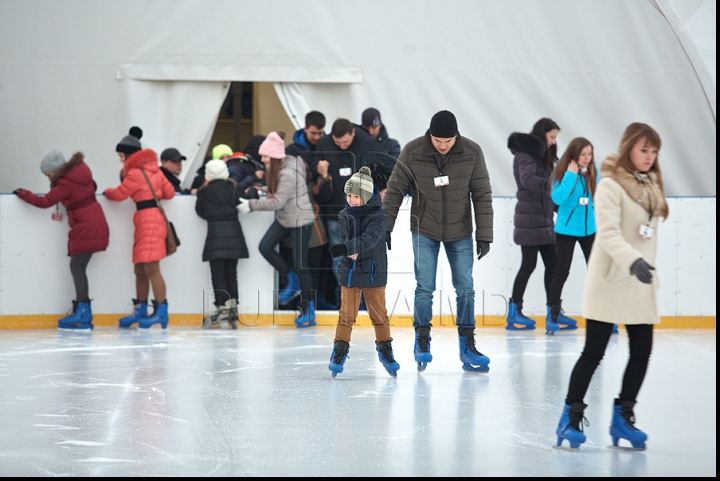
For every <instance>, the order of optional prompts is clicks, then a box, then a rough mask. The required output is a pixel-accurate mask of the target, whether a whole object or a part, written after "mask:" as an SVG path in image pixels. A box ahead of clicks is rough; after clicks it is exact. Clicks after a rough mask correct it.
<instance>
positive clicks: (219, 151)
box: [212, 144, 233, 160]
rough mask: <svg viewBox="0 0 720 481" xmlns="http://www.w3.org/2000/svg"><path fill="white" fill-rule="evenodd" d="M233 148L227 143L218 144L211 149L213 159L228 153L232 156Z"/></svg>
mask: <svg viewBox="0 0 720 481" xmlns="http://www.w3.org/2000/svg"><path fill="white" fill-rule="evenodd" d="M232 154H233V149H231V148H230V146H229V145H227V144H218V145H216V146H215V147H213V149H212V158H213V160H216V159H219V158H220V157H222V156H223V155H229V156H231V157H232Z"/></svg>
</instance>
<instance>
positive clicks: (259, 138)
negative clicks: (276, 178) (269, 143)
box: [243, 135, 265, 160]
mask: <svg viewBox="0 0 720 481" xmlns="http://www.w3.org/2000/svg"><path fill="white" fill-rule="evenodd" d="M264 140H265V136H264V135H253V136H252V137H250V140H248V143H247V145H246V146H245V150H243V152H244V153H245V155H249V156H250V157H252V158H253V159H255V160H260V154H259V153H258V150H259V149H260V144H262V143H263V141H264Z"/></svg>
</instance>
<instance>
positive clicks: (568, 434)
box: [555, 403, 588, 449]
mask: <svg viewBox="0 0 720 481" xmlns="http://www.w3.org/2000/svg"><path fill="white" fill-rule="evenodd" d="M586 407H587V405H586V404H584V403H573V404H571V405H567V404H566V405H565V407H564V408H563V413H562V416H560V422H559V423H558V427H557V429H556V430H555V434H556V435H557V446H556V447H558V448H559V447H562V442H563V440H564V439H567V441H568V443H570V449H578V448H579V447H580V445H581V444H582V443H584V442H585V439H586V438H585V434H583V423H585V426H587V425H588V422H587V419H586V418H585V415H584V414H583V412H584V411H585V408H586Z"/></svg>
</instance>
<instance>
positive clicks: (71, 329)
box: [57, 326, 94, 332]
mask: <svg viewBox="0 0 720 481" xmlns="http://www.w3.org/2000/svg"><path fill="white" fill-rule="evenodd" d="M93 328H94V326H89V327H70V326H58V327H57V330H58V331H63V332H92V330H93Z"/></svg>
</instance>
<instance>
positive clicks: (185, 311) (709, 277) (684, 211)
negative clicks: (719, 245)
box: [0, 194, 716, 329]
mask: <svg viewBox="0 0 720 481" xmlns="http://www.w3.org/2000/svg"><path fill="white" fill-rule="evenodd" d="M98 201H99V202H100V204H101V205H102V206H103V209H104V211H105V215H106V217H107V219H108V223H109V225H110V245H109V247H108V249H107V250H106V251H104V252H100V253H97V254H95V255H93V258H92V260H91V261H90V264H89V266H88V280H89V284H90V297H91V299H92V309H93V313H94V324H95V325H96V326H98V327H104V326H107V327H114V326H116V325H117V320H118V319H119V318H120V317H122V316H125V315H127V314H128V313H129V312H130V311H131V309H132V303H131V299H132V298H133V297H134V295H135V280H134V275H133V266H132V261H131V258H132V238H133V226H132V216H133V212H134V209H135V207H134V204H133V203H132V202H130V201H129V200H128V201H125V202H121V203H115V202H110V201H108V200H107V199H105V197H103V196H98ZM669 205H670V218H669V219H668V220H667V221H666V222H664V223H662V224H661V225H660V227H659V229H658V235H659V248H658V262H657V266H656V267H657V273H658V276H659V279H660V289H659V311H660V316H661V323H660V325H659V327H661V328H692V329H705V328H708V329H714V328H715V327H716V319H715V316H716V308H715V306H716V302H715V299H716V297H715V291H716V246H715V242H716V228H715V224H716V222H715V220H716V208H715V205H716V204H715V198H714V197H712V198H706V197H702V198H701V197H682V198H671V199H669ZM164 206H165V209H166V211H167V214H168V217H169V218H170V220H171V221H173V223H174V225H175V228H176V229H177V231H178V236H179V237H180V239H181V241H182V245H181V246H180V248H179V249H178V251H177V253H175V254H173V255H172V256H170V257H168V258H166V259H164V260H163V261H162V262H161V264H160V265H161V270H162V273H163V276H164V278H165V281H166V284H167V293H168V294H167V296H168V302H169V311H170V325H171V326H177V327H193V326H199V325H200V322H201V319H202V316H203V314H207V313H208V312H211V310H212V308H213V297H212V282H211V278H210V267H209V264H208V263H207V262H202V248H203V244H204V240H205V233H206V223H205V221H204V220H202V219H200V218H199V217H198V216H197V215H196V214H195V197H194V196H190V195H179V196H176V197H175V198H174V199H172V200H170V201H166V202H164ZM514 206H515V199H514V198H511V197H495V198H494V199H493V208H494V211H495V225H494V235H495V241H494V242H493V244H492V249H491V251H490V254H489V255H488V256H487V257H485V258H484V259H483V260H482V261H480V262H477V261H476V262H475V263H474V266H473V278H474V282H475V293H476V300H475V318H476V323H477V326H478V327H489V328H493V327H494V328H502V327H504V326H505V321H504V316H505V313H506V310H507V299H508V298H509V295H510V291H511V289H512V283H513V281H514V278H515V275H516V273H517V270H518V268H519V266H520V248H519V247H518V246H517V245H515V244H514V242H513V240H512V233H513V212H514ZM59 210H60V212H62V213H63V214H64V219H63V221H62V222H57V221H53V220H51V214H52V213H53V212H55V211H56V209H55V207H52V208H50V209H38V208H36V207H33V206H31V205H29V204H26V203H24V202H22V201H21V200H20V199H18V198H17V197H16V196H14V195H10V194H2V195H0V329H23V328H26V329H30V328H53V327H55V326H56V325H57V319H58V318H59V317H61V316H63V315H65V314H66V311H67V310H68V309H69V308H70V307H71V302H70V301H71V300H72V299H73V298H74V288H73V284H72V278H71V275H70V269H69V258H68V257H67V232H68V230H69V226H68V224H67V220H66V219H67V217H66V216H67V214H66V212H64V209H63V208H62V207H60V209H59ZM240 221H241V223H242V226H243V231H244V233H245V238H246V242H247V245H248V248H249V249H250V257H249V258H248V259H242V260H240V261H239V264H238V284H239V289H240V303H239V304H240V305H239V311H240V320H241V325H243V326H247V327H251V326H294V323H293V319H294V318H295V316H296V315H298V313H296V312H293V311H286V310H278V309H276V308H277V305H276V298H277V292H276V290H275V286H276V282H277V281H276V273H275V271H274V269H273V268H272V267H271V266H270V264H268V263H267V262H266V261H265V259H264V258H263V257H262V256H261V255H260V253H259V251H258V244H259V242H260V239H261V238H262V236H263V235H264V233H265V231H266V229H267V228H268V227H269V225H270V224H271V223H272V221H273V214H272V213H270V212H252V213H250V214H247V215H245V216H242V217H241V218H240ZM409 226H410V216H409V198H408V199H406V201H405V204H404V205H403V207H402V208H401V210H400V214H399V218H398V220H397V222H396V224H395V231H394V232H393V235H392V240H393V242H392V245H393V249H392V250H391V251H389V252H388V263H389V276H388V286H387V290H386V304H387V310H388V315H389V317H390V322H391V325H393V326H397V327H410V326H411V325H412V306H413V297H414V288H415V281H414V274H413V254H412V245H411V241H410V239H411V236H410V231H409ZM585 272H586V269H585V261H584V259H583V257H582V254H581V253H580V249H576V250H575V258H574V259H573V266H572V269H571V272H570V276H569V277H568V281H567V283H566V285H565V289H564V291H563V308H564V310H565V313H566V314H567V315H569V316H571V317H574V318H575V319H578V321H579V325H580V327H583V326H584V320H583V319H582V317H581V316H580V313H581V307H582V306H581V300H582V299H581V298H582V289H583V284H584V279H585ZM433 309H434V312H433V314H434V318H433V325H434V326H435V327H452V326H454V313H455V293H454V289H453V286H452V282H451V275H450V268H449V264H448V262H447V259H446V258H445V257H444V252H442V250H441V253H440V257H439V263H438V274H437V290H436V293H435V299H434V308H433ZM545 310H546V308H545V293H544V288H543V285H542V262H540V261H538V267H537V269H536V272H535V273H534V274H533V275H532V277H531V279H530V282H529V284H528V288H527V291H526V297H525V305H524V312H525V314H526V315H528V316H530V317H533V318H534V319H535V320H536V321H538V328H542V327H543V326H544V320H545ZM336 322H337V312H334V311H320V312H318V314H317V324H318V325H319V326H334V325H335V324H336ZM356 325H357V326H358V327H370V326H371V323H370V320H369V318H368V316H367V314H366V313H361V314H360V316H359V318H358V322H357V324H356Z"/></svg>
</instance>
